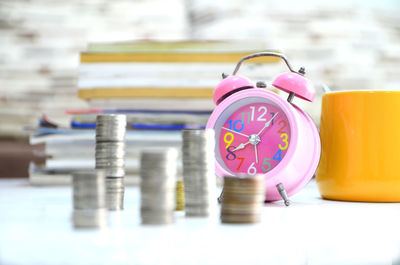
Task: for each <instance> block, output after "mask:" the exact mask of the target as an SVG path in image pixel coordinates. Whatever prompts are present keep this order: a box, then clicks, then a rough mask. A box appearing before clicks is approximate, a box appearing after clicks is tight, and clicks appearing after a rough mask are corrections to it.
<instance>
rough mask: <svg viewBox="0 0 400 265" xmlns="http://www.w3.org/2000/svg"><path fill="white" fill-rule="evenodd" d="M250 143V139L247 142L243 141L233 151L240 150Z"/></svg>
mask: <svg viewBox="0 0 400 265" xmlns="http://www.w3.org/2000/svg"><path fill="white" fill-rule="evenodd" d="M249 143H250V141H248V142H247V143H241V144H239V146H238V147H236V148H235V149H233V150H232V152H235V151H236V150H240V149H243V148H244V147H245V146H246V145H248V144H249Z"/></svg>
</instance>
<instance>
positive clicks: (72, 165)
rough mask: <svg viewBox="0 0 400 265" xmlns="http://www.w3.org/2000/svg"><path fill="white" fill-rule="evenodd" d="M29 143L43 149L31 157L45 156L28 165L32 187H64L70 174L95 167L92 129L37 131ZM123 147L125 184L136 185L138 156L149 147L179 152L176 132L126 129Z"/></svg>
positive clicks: (45, 129) (138, 168)
mask: <svg viewBox="0 0 400 265" xmlns="http://www.w3.org/2000/svg"><path fill="white" fill-rule="evenodd" d="M30 144H31V145H33V146H41V144H44V150H37V151H35V153H34V155H35V156H41V157H46V162H45V164H31V167H30V172H29V179H30V182H31V184H33V185H52V184H54V185H61V184H68V183H69V181H70V177H71V173H72V171H74V170H79V169H93V168H95V146H96V141H95V130H92V129H89V130H82V129H60V128H37V129H36V130H35V133H33V134H32V135H31V137H30ZM125 146H126V147H125V152H126V154H125V171H126V178H127V183H130V184H137V183H138V174H139V170H140V165H139V160H140V153H141V152H142V151H143V150H145V149H149V148H168V147H173V148H177V149H180V146H181V133H180V131H178V130H175V131H161V130H158V131H157V130H151V131H149V130H128V131H127V133H126V141H125ZM38 149H39V148H38ZM65 180H67V181H65Z"/></svg>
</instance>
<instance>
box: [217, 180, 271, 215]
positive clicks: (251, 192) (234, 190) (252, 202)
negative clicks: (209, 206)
mask: <svg viewBox="0 0 400 265" xmlns="http://www.w3.org/2000/svg"><path fill="white" fill-rule="evenodd" d="M264 200H265V186H264V176H263V175H255V176H250V175H242V176H225V177H224V193H223V198H222V205H221V221H222V222H223V223H257V222H259V221H260V216H261V211H262V207H263V203H264Z"/></svg>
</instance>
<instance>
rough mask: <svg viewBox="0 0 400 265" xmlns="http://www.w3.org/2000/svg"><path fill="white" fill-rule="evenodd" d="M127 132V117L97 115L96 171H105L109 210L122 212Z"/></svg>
mask: <svg viewBox="0 0 400 265" xmlns="http://www.w3.org/2000/svg"><path fill="white" fill-rule="evenodd" d="M125 132H126V116H125V115H119V114H118V115H117V114H102V115H97V117H96V169H102V170H104V171H105V175H106V204H107V208H108V209H109V210H122V209H123V205H124V179H123V178H124V176H125Z"/></svg>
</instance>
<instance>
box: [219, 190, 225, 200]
mask: <svg viewBox="0 0 400 265" xmlns="http://www.w3.org/2000/svg"><path fill="white" fill-rule="evenodd" d="M223 199H224V190H223V189H222V191H221V194H220V195H219V197H218V203H222V200H223Z"/></svg>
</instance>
